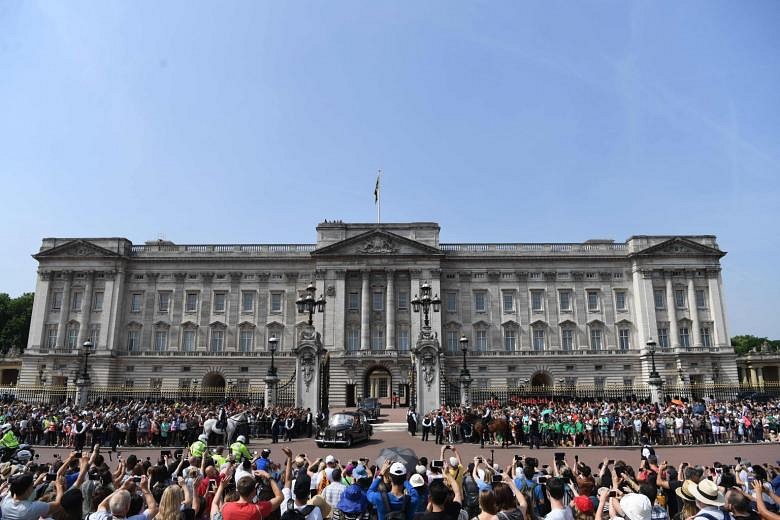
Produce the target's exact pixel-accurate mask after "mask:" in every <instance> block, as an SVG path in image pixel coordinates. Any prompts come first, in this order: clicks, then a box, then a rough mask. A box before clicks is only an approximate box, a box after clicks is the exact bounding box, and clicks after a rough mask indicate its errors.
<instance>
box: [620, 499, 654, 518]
mask: <svg viewBox="0 0 780 520" xmlns="http://www.w3.org/2000/svg"><path fill="white" fill-rule="evenodd" d="M620 509H622V510H623V513H624V514H625V516H626V517H627V518H628V520H650V517H651V513H652V512H653V506H652V504H651V503H650V499H649V498H647V497H646V496H645V495H642V494H639V493H629V494H628V495H625V496H623V498H621V499H620Z"/></svg>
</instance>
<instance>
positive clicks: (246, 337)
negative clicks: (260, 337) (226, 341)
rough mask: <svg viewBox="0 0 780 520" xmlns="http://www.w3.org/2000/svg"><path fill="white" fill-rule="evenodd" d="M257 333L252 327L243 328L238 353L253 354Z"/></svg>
mask: <svg viewBox="0 0 780 520" xmlns="http://www.w3.org/2000/svg"><path fill="white" fill-rule="evenodd" d="M254 337H255V331H254V329H252V328H251V327H243V328H242V329H241V331H240V332H239V333H238V351H239V352H252V345H253V343H254Z"/></svg>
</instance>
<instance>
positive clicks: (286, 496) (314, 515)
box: [90, 486, 322, 520]
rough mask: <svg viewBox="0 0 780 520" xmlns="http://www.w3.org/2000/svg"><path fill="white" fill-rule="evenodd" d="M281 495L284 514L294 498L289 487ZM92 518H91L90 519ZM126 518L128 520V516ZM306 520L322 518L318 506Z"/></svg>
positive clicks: (296, 507)
mask: <svg viewBox="0 0 780 520" xmlns="http://www.w3.org/2000/svg"><path fill="white" fill-rule="evenodd" d="M282 495H284V500H282V505H281V506H279V513H281V514H284V512H285V511H287V507H288V505H287V502H288V501H289V500H293V502H295V500H294V499H293V498H292V493H291V492H290V488H288V487H286V486H285V487H284V488H282ZM304 507H306V504H304V505H302V506H299V505H298V504H295V509H297V510H299V511H300V510H301V509H303V508H304ZM90 520H92V519H90ZM127 520H130V519H129V518H128V519H127ZM306 520H322V511H320V508H319V507H317V506H314V508H313V509H312V510H311V513H309V514H308V515H306Z"/></svg>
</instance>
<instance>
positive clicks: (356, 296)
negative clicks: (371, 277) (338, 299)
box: [347, 292, 360, 311]
mask: <svg viewBox="0 0 780 520" xmlns="http://www.w3.org/2000/svg"><path fill="white" fill-rule="evenodd" d="M347 309H348V310H350V311H357V310H359V309H360V293H356V292H351V293H349V294H348V295H347Z"/></svg>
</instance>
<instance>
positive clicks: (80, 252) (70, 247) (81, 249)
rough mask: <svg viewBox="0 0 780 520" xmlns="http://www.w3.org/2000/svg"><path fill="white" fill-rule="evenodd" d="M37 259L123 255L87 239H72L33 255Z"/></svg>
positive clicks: (116, 256) (114, 256) (113, 256)
mask: <svg viewBox="0 0 780 520" xmlns="http://www.w3.org/2000/svg"><path fill="white" fill-rule="evenodd" d="M32 256H33V258H35V259H36V260H41V259H43V258H62V257H65V258H119V257H121V256H122V255H120V254H119V253H115V252H114V251H111V250H108V249H106V248H104V247H100V246H98V245H95V244H93V243H92V242H88V241H86V240H80V239H79V240H72V241H70V242H66V243H64V244H62V245H59V246H56V247H53V248H51V249H47V250H46V251H41V252H40V253H36V254H34V255H32Z"/></svg>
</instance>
